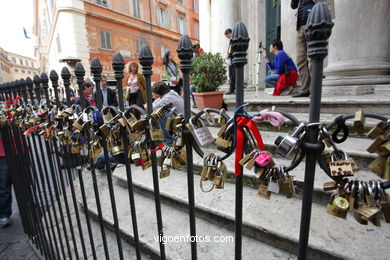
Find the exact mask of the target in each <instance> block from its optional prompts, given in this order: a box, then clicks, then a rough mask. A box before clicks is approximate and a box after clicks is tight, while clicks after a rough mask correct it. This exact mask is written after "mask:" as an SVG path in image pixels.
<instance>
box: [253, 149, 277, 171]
mask: <svg viewBox="0 0 390 260" xmlns="http://www.w3.org/2000/svg"><path fill="white" fill-rule="evenodd" d="M255 162H256V164H257V165H259V166H260V167H268V168H271V167H273V166H275V163H274V161H273V160H272V156H271V154H270V153H269V152H260V154H259V155H258V156H257V157H256V158H255Z"/></svg>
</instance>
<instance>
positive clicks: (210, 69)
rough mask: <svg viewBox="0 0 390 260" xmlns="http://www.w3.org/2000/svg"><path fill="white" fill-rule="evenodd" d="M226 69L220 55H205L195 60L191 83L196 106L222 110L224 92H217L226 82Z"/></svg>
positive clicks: (192, 65) (192, 67)
mask: <svg viewBox="0 0 390 260" xmlns="http://www.w3.org/2000/svg"><path fill="white" fill-rule="evenodd" d="M226 80H227V78H226V67H225V64H224V60H223V58H222V56H221V54H220V53H217V54H212V53H203V54H202V55H200V56H198V57H196V58H194V59H193V60H192V64H191V81H192V84H193V85H194V87H195V92H194V93H193V95H194V98H195V103H196V106H197V107H198V108H200V109H203V108H208V107H210V108H216V109H221V108H222V102H223V94H224V92H223V91H217V90H218V88H219V86H221V85H223V84H224V83H225V82H226Z"/></svg>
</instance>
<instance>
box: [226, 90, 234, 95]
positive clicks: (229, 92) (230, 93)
mask: <svg viewBox="0 0 390 260" xmlns="http://www.w3.org/2000/svg"><path fill="white" fill-rule="evenodd" d="M225 94H226V95H232V94H234V91H233V92H231V91H228V92H225Z"/></svg>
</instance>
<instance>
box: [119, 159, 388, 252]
mask: <svg viewBox="0 0 390 260" xmlns="http://www.w3.org/2000/svg"><path fill="white" fill-rule="evenodd" d="M114 176H115V177H116V178H118V184H119V185H123V186H124V187H126V185H127V182H126V173H125V170H124V167H122V168H119V169H117V170H116V171H115V173H114ZM132 177H133V186H134V187H135V189H136V190H137V193H138V192H141V193H142V194H145V195H147V196H149V197H150V198H153V180H152V174H151V170H146V171H142V169H140V168H136V167H133V166H132ZM199 181H200V177H199V176H197V175H194V183H195V185H194V186H195V187H194V188H195V207H196V213H197V216H198V218H197V230H198V233H199V230H202V227H203V223H204V222H203V221H204V220H201V218H202V219H206V220H207V222H208V224H207V229H208V231H207V232H211V231H212V230H213V227H214V225H211V223H210V222H212V223H218V224H219V225H223V227H224V228H228V229H230V230H234V216H235V196H234V194H235V185H233V184H230V183H225V188H224V189H223V190H213V191H212V192H210V193H203V192H201V190H200V187H199V185H198V184H199ZM159 183H160V196H161V198H162V201H163V203H164V204H163V205H164V206H163V208H164V207H165V204H168V203H169V204H170V205H173V206H174V207H175V208H181V209H182V210H184V212H185V213H182V214H186V213H187V212H188V208H187V207H188V202H187V198H188V194H187V175H186V173H185V172H182V171H178V170H174V169H172V170H171V175H170V176H169V177H167V178H165V179H160V181H159ZM205 185H206V184H205ZM256 192H257V191H256V190H255V189H253V188H250V187H246V186H244V188H243V198H244V200H243V226H242V232H243V234H244V238H246V237H251V238H254V239H256V240H259V241H262V242H263V243H267V244H269V245H270V246H272V247H273V249H272V250H271V251H273V250H275V247H278V248H282V249H283V250H286V251H288V252H291V253H293V252H296V248H297V241H298V237H299V227H300V215H301V204H302V202H301V200H299V199H296V198H291V199H287V198H286V197H285V196H282V195H279V194H272V197H271V199H270V200H265V199H261V198H259V197H257V196H256ZM118 194H119V193H118ZM122 198H123V197H121V199H122ZM137 199H138V198H137ZM137 199H136V203H137V205H138V204H139V203H140V202H138V200H137ZM142 203H143V202H142ZM325 211H326V206H324V205H320V204H317V203H313V204H312V217H311V226H310V239H309V248H310V250H309V257H308V258H309V259H334V258H336V259H356V258H359V259H373V258H375V259H385V258H386V255H388V253H389V252H390V249H389V247H388V244H389V242H390V237H389V236H388V235H387V234H389V231H390V225H388V224H386V223H384V224H383V225H382V227H381V228H378V227H375V226H373V225H372V224H369V225H368V226H362V225H360V224H359V223H357V222H356V221H355V220H354V219H353V217H352V215H351V214H348V219H347V220H344V219H340V218H337V217H333V216H330V215H328V214H326V213H325ZM173 212H174V213H175V214H178V213H177V212H176V211H174V208H171V212H169V214H168V212H164V211H163V218H164V221H166V220H168V221H170V218H174V219H175V220H176V221H175V222H176V225H178V226H180V227H182V228H187V229H188V222H187V219H186V221H185V222H182V221H181V220H180V219H179V218H178V217H176V216H172V215H171V214H170V213H173ZM138 214H139V216H141V215H140V214H141V213H138ZM166 214H168V215H166ZM125 215H126V216H128V214H125ZM199 217H200V218H199ZM187 218H188V217H187ZM164 224H165V225H169V223H165V222H164ZM167 229H168V230H169V228H167ZM218 229H222V228H221V227H219V228H218ZM129 232H131V231H129ZM152 232H153V233H154V230H153V231H152ZM187 232H188V231H187ZM201 232H202V231H200V234H201ZM346 245H347V246H346ZM246 246H247V245H246V243H245V242H244V240H243V252H244V253H243V254H247V253H249V252H248V249H249V248H246ZM231 250H232V249H231ZM199 251H203V249H202V244H198V252H199ZM224 252H225V253H227V254H228V255H229V256H230V255H232V253H230V252H231V251H230V250H228V251H226V250H224ZM267 252H269V251H267ZM221 256H222V257H221ZM260 256H263V254H258V255H257V256H256V257H254V258H251V259H259V257H260ZM211 257H212V256H210V255H208V257H207V258H211ZM224 258H226V254H221V255H220V257H218V259H224ZM244 258H248V257H244ZM260 258H261V259H267V257H260Z"/></svg>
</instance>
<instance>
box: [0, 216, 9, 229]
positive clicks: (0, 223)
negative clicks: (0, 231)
mask: <svg viewBox="0 0 390 260" xmlns="http://www.w3.org/2000/svg"><path fill="white" fill-rule="evenodd" d="M8 225H10V222H9V218H0V227H2V228H4V227H6V226H8Z"/></svg>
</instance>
